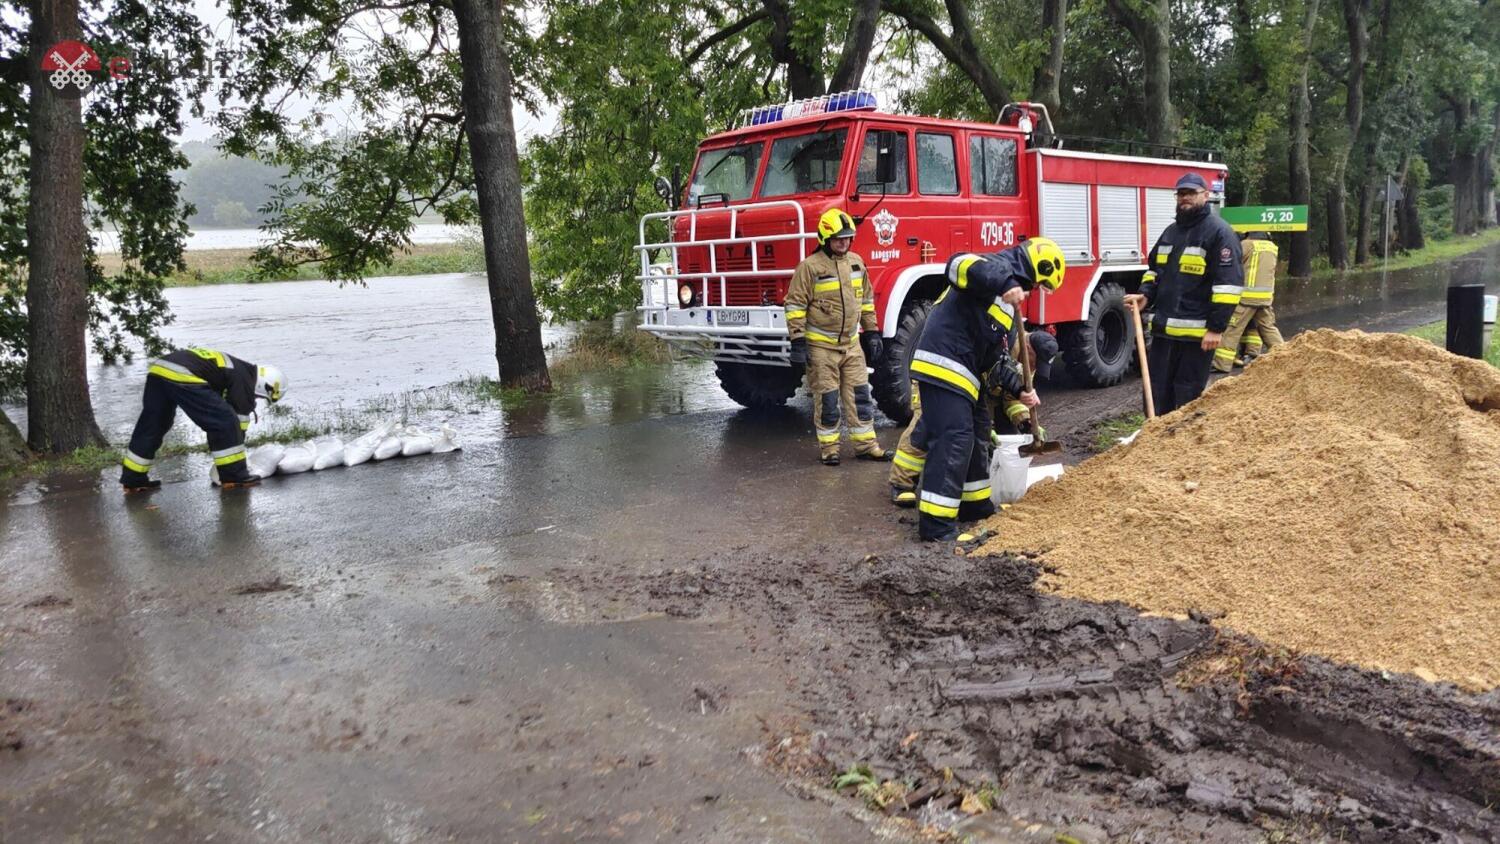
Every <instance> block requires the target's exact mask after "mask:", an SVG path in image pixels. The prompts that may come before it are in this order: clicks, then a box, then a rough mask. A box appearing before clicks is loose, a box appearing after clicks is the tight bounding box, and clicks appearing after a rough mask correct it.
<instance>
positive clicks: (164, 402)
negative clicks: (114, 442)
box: [120, 348, 287, 492]
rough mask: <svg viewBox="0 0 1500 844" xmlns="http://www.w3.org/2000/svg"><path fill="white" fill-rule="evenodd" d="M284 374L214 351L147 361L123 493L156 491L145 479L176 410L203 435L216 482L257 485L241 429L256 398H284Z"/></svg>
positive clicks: (181, 351) (186, 352)
mask: <svg viewBox="0 0 1500 844" xmlns="http://www.w3.org/2000/svg"><path fill="white" fill-rule="evenodd" d="M286 389H287V382H286V376H285V375H283V374H282V373H281V370H280V369H278V368H276V367H274V366H269V365H268V366H257V365H255V364H253V363H249V362H247V361H243V360H240V359H239V358H237V357H233V356H232V355H227V354H225V353H223V352H220V351H215V350H214V349H198V348H189V349H179V350H177V351H175V352H172V353H171V354H169V355H167V356H166V357H163V358H159V359H157V360H154V361H152V362H151V364H150V366H149V367H148V368H147V370H146V392H145V394H144V396H143V397H142V400H141V405H142V407H141V416H140V419H138V420H137V421H136V423H135V432H134V433H132V434H131V435H130V449H129V450H128V451H126V452H125V459H124V460H123V461H122V462H123V464H124V466H123V468H122V469H121V471H120V484H121V485H122V486H124V487H125V491H126V492H137V491H141V490H149V489H156V488H157V487H160V486H161V481H157V480H152V479H151V478H150V477H149V474H148V473H149V472H150V471H151V465H152V463H154V462H155V458H156V450H157V449H158V448H161V441H162V438H163V437H165V436H166V435H167V431H169V430H171V428H172V423H173V422H174V421H175V420H176V416H177V410H178V408H181V409H182V412H183V413H185V414H187V417H188V419H191V420H192V421H193V424H195V425H197V426H198V427H199V428H202V429H203V431H204V433H206V434H208V449H209V453H210V454H211V455H212V456H213V461H214V466H215V467H217V468H218V470H219V482H220V483H221V484H222V485H223V486H224V487H226V488H228V487H235V486H249V485H253V484H255V483H258V482H259V481H260V478H259V477H258V476H256V475H252V474H250V470H249V469H248V468H247V466H246V464H245V458H246V453H245V431H246V429H248V428H249V427H250V417H251V415H252V414H253V413H254V412H255V400H256V399H258V398H260V399H265V400H266V401H267V402H272V403H274V402H277V401H280V400H281V397H282V396H283V395H285V394H286Z"/></svg>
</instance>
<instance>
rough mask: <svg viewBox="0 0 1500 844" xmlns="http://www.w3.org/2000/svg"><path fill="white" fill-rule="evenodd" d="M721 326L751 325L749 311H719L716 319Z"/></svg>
mask: <svg viewBox="0 0 1500 844" xmlns="http://www.w3.org/2000/svg"><path fill="white" fill-rule="evenodd" d="M716 319H717V322H718V323H719V325H749V324H750V312H749V311H719V315H718V317H717V318H716Z"/></svg>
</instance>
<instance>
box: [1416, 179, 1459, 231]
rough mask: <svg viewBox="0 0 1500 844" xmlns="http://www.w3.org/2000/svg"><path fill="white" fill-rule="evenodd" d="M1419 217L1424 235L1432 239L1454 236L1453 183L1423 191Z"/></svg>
mask: <svg viewBox="0 0 1500 844" xmlns="http://www.w3.org/2000/svg"><path fill="white" fill-rule="evenodd" d="M1421 195H1422V200H1421V201H1422V204H1421V206H1419V208H1418V211H1417V213H1418V217H1419V219H1420V220H1421V222H1422V235H1423V236H1424V237H1426V238H1427V240H1428V241H1429V242H1430V241H1439V240H1447V239H1448V238H1450V237H1453V185H1436V186H1434V187H1430V188H1428V189H1426V190H1424V191H1422V194H1421Z"/></svg>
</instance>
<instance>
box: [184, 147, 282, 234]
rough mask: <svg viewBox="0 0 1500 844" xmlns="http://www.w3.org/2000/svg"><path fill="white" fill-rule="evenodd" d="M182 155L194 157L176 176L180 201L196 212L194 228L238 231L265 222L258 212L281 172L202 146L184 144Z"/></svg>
mask: <svg viewBox="0 0 1500 844" xmlns="http://www.w3.org/2000/svg"><path fill="white" fill-rule="evenodd" d="M190 150H191V153H190ZM182 152H183V155H184V156H185V157H186V156H189V155H192V156H197V160H192V159H191V158H190V159H189V160H190V162H191V163H190V165H189V166H188V168H187V170H185V171H182V172H180V173H179V174H178V177H179V178H180V179H181V180H182V197H183V199H184V200H186V201H187V202H189V203H190V204H192V205H193V206H194V207H195V208H197V209H198V213H197V214H195V215H194V216H193V218H192V223H193V225H194V226H223V227H228V228H240V227H245V226H255V225H259V224H260V223H261V222H263V221H264V219H265V218H264V217H263V216H262V215H261V214H260V209H261V208H262V207H264V206H265V205H266V204H268V203H269V202H270V201H271V198H272V196H273V195H274V194H275V187H274V186H275V185H276V184H278V183H279V182H280V181H281V180H282V178H283V176H284V174H283V173H282V172H281V171H279V170H277V169H276V168H275V167H272V166H270V165H268V164H265V163H263V162H260V161H256V160H255V159H253V158H246V157H244V156H238V155H231V156H226V155H222V154H220V153H219V151H218V150H217V149H215V148H214V147H212V146H209V145H207V144H203V143H197V144H184V145H183V149H182ZM235 206H238V207H237V208H236V207H235Z"/></svg>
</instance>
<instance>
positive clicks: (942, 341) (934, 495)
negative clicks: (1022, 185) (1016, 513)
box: [911, 237, 1066, 542]
mask: <svg viewBox="0 0 1500 844" xmlns="http://www.w3.org/2000/svg"><path fill="white" fill-rule="evenodd" d="M1065 270H1066V263H1065V261H1064V260H1063V254H1062V250H1061V249H1060V248H1058V245H1057V243H1056V242H1055V241H1053V240H1051V239H1049V238H1045V237H1036V238H1032V239H1031V240H1028V241H1026V242H1025V243H1023V244H1021V245H1019V246H1015V247H1012V248H1010V249H1007V250H1005V251H1004V252H997V253H990V254H985V255H976V254H973V253H962V254H959V255H955V256H953V257H952V258H950V259H948V267H947V276H948V283H949V284H950V285H951V288H950V289H949V290H946V291H944V293H943V295H942V296H940V297H939V298H938V302H937V305H936V306H935V307H934V308H933V309H932V313H931V314H930V315H929V316H928V317H927V324H926V326H924V327H923V329H922V336H921V337H920V338H919V339H918V340H917V348H916V352H915V354H914V355H913V358H912V363H911V376H912V379H913V380H915V381H916V382H917V391H918V393H919V395H920V398H921V402H922V420H921V422H920V423H919V424H918V425H917V429H916V431H914V432H913V435H912V443H913V444H914V445H915V446H916V447H917V448H919V449H922V450H924V451H926V452H927V459H926V461H925V463H924V464H923V466H922V490H921V493H920V494H919V495H918V496H917V511H918V513H919V517H918V520H917V535H918V537H919V538H921V539H922V540H923V541H929V542H931V541H940V540H951V539H962V537H960V536H959V535H958V527H957V524H956V523H957V522H958V521H959V520H963V521H972V520H974V519H981V518H984V517H985V516H988V515H991V514H993V513H994V512H995V505H994V504H993V503H992V502H991V501H990V467H989V458H988V455H987V453H986V451H987V450H986V448H985V446H986V445H987V444H988V441H989V431H990V419H989V411H988V408H987V407H986V404H987V402H985V401H983V400H981V395H982V394H981V389H982V386H983V385H982V383H981V380H980V373H983V374H984V383H985V384H988V385H989V387H990V388H992V389H993V388H995V387H999V388H1000V389H1002V390H1004V391H1005V392H1008V393H1010V394H1011V395H1014V396H1017V397H1018V400H1019V401H1020V402H1021V403H1022V404H1023V405H1025V406H1027V407H1036V406H1037V405H1039V404H1040V403H1041V402H1040V401H1038V400H1037V397H1036V393H1034V392H1031V391H1029V390H1026V388H1025V384H1024V381H1023V379H1022V377H1021V371H1020V367H1019V366H1018V365H1017V363H1016V360H1015V359H1014V358H1012V357H1011V355H1010V350H1009V344H1010V332H1011V328H1012V327H1013V326H1014V325H1015V324H1016V318H1015V314H1016V308H1017V307H1019V306H1020V304H1021V302H1023V301H1024V300H1025V299H1026V297H1027V295H1029V293H1030V292H1031V290H1032V288H1033V287H1035V286H1036V285H1038V284H1039V285H1041V286H1042V287H1045V288H1046V289H1048V290H1056V289H1057V288H1058V287H1060V286H1062V281H1063V273H1064V272H1065Z"/></svg>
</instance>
